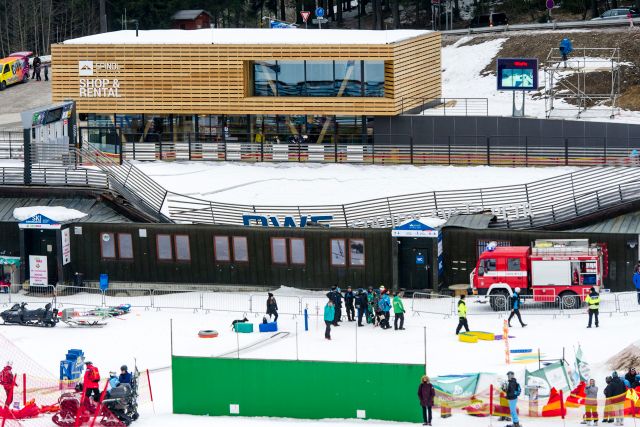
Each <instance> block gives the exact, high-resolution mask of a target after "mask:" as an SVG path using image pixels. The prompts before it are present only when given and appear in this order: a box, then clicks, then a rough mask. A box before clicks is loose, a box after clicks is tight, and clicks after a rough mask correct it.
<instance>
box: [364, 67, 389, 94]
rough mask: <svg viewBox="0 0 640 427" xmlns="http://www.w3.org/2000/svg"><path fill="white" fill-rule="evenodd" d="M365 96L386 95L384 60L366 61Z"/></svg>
mask: <svg viewBox="0 0 640 427" xmlns="http://www.w3.org/2000/svg"><path fill="white" fill-rule="evenodd" d="M364 96H372V97H374V96H377V97H381V96H384V61H364Z"/></svg>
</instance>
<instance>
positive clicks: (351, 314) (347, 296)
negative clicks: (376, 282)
mask: <svg viewBox="0 0 640 427" xmlns="http://www.w3.org/2000/svg"><path fill="white" fill-rule="evenodd" d="M354 300H355V296H354V295H353V291H352V290H351V286H349V287H347V292H345V293H344V306H345V307H346V308H347V320H348V321H349V322H353V321H355V320H356V311H355V309H354V308H353V303H354Z"/></svg>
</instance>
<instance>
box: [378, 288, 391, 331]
mask: <svg viewBox="0 0 640 427" xmlns="http://www.w3.org/2000/svg"><path fill="white" fill-rule="evenodd" d="M378 307H380V311H381V312H382V316H383V319H382V321H381V322H380V327H381V328H382V329H389V328H390V327H391V325H390V324H389V316H390V314H389V312H390V311H391V298H389V293H388V292H387V290H386V289H384V290H383V291H382V295H380V301H378Z"/></svg>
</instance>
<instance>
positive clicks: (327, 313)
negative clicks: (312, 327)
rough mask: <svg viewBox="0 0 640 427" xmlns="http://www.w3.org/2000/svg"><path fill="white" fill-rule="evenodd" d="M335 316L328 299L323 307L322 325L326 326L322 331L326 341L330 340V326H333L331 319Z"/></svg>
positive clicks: (331, 302)
mask: <svg viewBox="0 0 640 427" xmlns="http://www.w3.org/2000/svg"><path fill="white" fill-rule="evenodd" d="M335 314H336V309H335V307H334V305H333V301H331V298H329V301H327V305H325V306H324V324H325V325H327V327H326V329H325V330H324V337H325V338H326V339H328V340H330V339H331V324H333V319H334V316H335Z"/></svg>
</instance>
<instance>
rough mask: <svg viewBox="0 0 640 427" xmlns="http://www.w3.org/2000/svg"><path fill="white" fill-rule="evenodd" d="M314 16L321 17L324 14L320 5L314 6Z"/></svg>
mask: <svg viewBox="0 0 640 427" xmlns="http://www.w3.org/2000/svg"><path fill="white" fill-rule="evenodd" d="M316 16H317V17H318V18H322V17H323V16H324V9H323V8H321V7H316Z"/></svg>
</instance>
